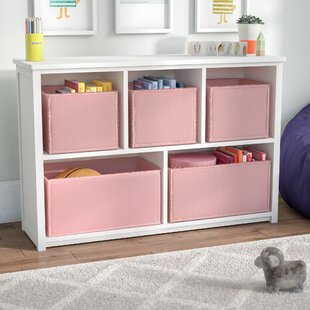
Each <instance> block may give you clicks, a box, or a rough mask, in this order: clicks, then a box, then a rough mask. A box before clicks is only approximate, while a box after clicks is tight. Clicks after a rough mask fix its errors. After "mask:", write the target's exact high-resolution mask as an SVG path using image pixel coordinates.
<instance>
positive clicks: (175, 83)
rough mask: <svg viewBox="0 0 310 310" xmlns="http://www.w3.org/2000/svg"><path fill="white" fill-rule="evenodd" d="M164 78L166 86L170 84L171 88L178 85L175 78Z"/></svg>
mask: <svg viewBox="0 0 310 310" xmlns="http://www.w3.org/2000/svg"><path fill="white" fill-rule="evenodd" d="M163 80H164V86H169V87H170V88H176V87H177V81H176V80H175V79H171V78H166V77H164V78H163Z"/></svg>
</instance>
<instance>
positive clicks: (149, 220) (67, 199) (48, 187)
mask: <svg viewBox="0 0 310 310" xmlns="http://www.w3.org/2000/svg"><path fill="white" fill-rule="evenodd" d="M75 167H85V168H91V169H95V170H97V171H98V172H100V173H101V174H102V175H101V176H95V177H81V178H65V179H54V178H55V176H56V175H57V174H58V173H60V172H62V171H64V170H66V169H69V168H75ZM44 185H45V212H46V233H47V236H50V237H57V236H64V235H71V234H80V233H87V232H95V231H103V230H112V229H121V228H129V227H138V226H149V225H156V224H160V222H161V171H160V169H159V168H158V167H156V166H155V165H153V164H151V163H149V162H148V161H146V160H144V159H142V158H135V157H133V158H112V159H100V160H92V161H78V162H64V163H51V164H45V182H44Z"/></svg>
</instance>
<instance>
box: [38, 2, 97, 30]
mask: <svg viewBox="0 0 310 310" xmlns="http://www.w3.org/2000/svg"><path fill="white" fill-rule="evenodd" d="M33 4H34V15H35V16H38V17H42V20H43V31H44V35H47V36H67V35H95V34H96V33H97V0H44V1H42V0H34V3H33Z"/></svg>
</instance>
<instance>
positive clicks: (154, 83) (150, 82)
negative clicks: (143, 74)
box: [138, 78, 158, 89]
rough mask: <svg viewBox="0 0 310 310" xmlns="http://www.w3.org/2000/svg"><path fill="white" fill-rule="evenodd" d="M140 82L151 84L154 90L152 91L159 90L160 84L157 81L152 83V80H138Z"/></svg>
mask: <svg viewBox="0 0 310 310" xmlns="http://www.w3.org/2000/svg"><path fill="white" fill-rule="evenodd" d="M138 81H142V82H145V83H149V84H151V86H152V88H151V89H158V83H157V81H152V80H149V79H142V78H141V79H138Z"/></svg>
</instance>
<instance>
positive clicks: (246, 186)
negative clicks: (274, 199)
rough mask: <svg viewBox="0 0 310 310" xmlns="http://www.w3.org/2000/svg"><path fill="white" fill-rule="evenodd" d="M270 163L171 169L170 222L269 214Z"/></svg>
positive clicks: (260, 162) (258, 162) (259, 162)
mask: <svg viewBox="0 0 310 310" xmlns="http://www.w3.org/2000/svg"><path fill="white" fill-rule="evenodd" d="M270 166H271V162H270V161H257V162H252V163H243V164H229V165H216V166H209V167H200V168H183V169H169V222H182V221H189V220H202V219H208V218H216V217H226V216H234V215H243V214H253V213H260V212H268V211H270Z"/></svg>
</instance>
